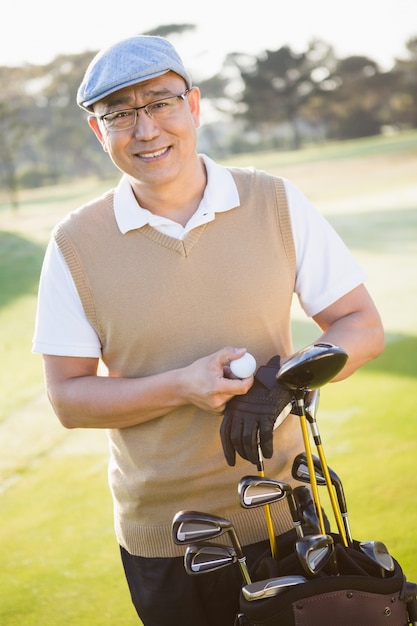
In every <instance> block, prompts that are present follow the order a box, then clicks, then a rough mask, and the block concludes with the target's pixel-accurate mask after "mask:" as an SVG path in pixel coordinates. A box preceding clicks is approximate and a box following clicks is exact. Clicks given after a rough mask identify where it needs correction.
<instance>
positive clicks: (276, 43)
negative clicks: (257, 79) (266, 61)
mask: <svg viewBox="0 0 417 626" xmlns="http://www.w3.org/2000/svg"><path fill="white" fill-rule="evenodd" d="M2 13H3V17H2V20H1V23H0V66H3V65H17V66H19V65H24V64H26V63H32V64H44V63H48V62H49V61H51V60H52V59H53V58H55V57H56V56H57V55H59V54H75V53H79V52H85V51H92V52H94V51H96V50H98V49H100V48H102V47H105V46H108V45H110V44H112V43H114V42H115V41H117V40H119V39H122V38H124V37H130V36H132V35H136V34H139V33H143V32H144V31H147V30H150V29H152V28H155V27H157V26H160V25H161V24H172V23H175V24H185V23H186V24H195V25H196V26H197V28H196V30H195V31H194V33H193V34H187V35H183V36H181V37H171V41H172V42H173V43H174V45H175V46H176V47H177V49H178V51H179V52H180V54H181V56H182V57H183V59H184V62H185V64H186V65H187V67H188V69H189V71H190V73H191V75H192V76H195V75H196V74H197V75H198V76H199V77H200V78H206V77H208V76H210V75H212V74H213V73H214V72H215V71H216V70H217V69H220V67H221V63H222V61H223V60H224V58H225V56H226V55H227V54H228V53H229V52H243V53H248V54H258V53H260V52H262V51H263V50H265V49H270V50H277V49H279V48H280V47H281V46H283V45H289V46H290V48H291V49H292V50H294V51H295V52H298V51H304V50H305V49H306V48H307V45H308V42H309V41H311V39H313V38H320V39H322V40H324V41H325V42H326V43H329V44H331V45H332V46H333V47H334V49H335V52H336V55H337V56H338V57H339V58H342V57H345V56H349V55H352V54H353V55H355V54H358V55H364V56H368V57H370V58H371V59H373V60H374V61H376V62H377V63H379V64H380V66H381V69H385V70H389V69H390V68H391V67H392V64H393V61H394V59H395V58H396V57H397V58H398V57H402V58H404V57H405V56H406V48H405V42H406V41H407V40H408V39H409V38H411V37H417V0H349V2H346V3H341V2H337V0H285V2H284V1H283V0H247V2H245V1H244V0H239V1H237V0H207V1H206V2H205V3H202V2H197V1H196V0H153V1H152V0H151V1H149V0H148V1H147V2H143V0H142V1H140V0H118V1H115V0H99V1H98V2H91V1H90V2H89V1H88V0H70V2H59V1H57V0H20V1H19V2H17V1H16V0H15V1H13V0H12V2H7V8H5V9H4V11H3V12H2ZM5 17H7V19H4V18H5Z"/></svg>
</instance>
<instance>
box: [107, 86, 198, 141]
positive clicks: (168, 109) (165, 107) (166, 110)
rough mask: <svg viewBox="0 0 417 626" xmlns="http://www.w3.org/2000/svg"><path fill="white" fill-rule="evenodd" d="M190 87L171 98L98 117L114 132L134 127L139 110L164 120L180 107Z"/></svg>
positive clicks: (153, 117) (156, 118)
mask: <svg viewBox="0 0 417 626" xmlns="http://www.w3.org/2000/svg"><path fill="white" fill-rule="evenodd" d="M189 91H190V89H186V90H185V91H184V92H183V93H180V94H179V95H178V96H171V97H169V98H162V99H161V100H154V101H153V102H149V104H145V105H143V106H141V107H135V108H133V109H123V110H122V111H114V112H113V113H106V114H105V115H101V116H100V117H99V118H98V119H99V120H100V121H101V122H103V124H104V127H105V128H106V129H107V130H111V131H112V132H117V131H118V130H127V129H128V128H133V126H135V124H136V120H137V119H138V114H139V111H145V113H146V115H148V116H149V117H150V118H151V119H153V120H157V121H162V120H166V119H168V118H169V117H170V116H171V115H172V114H173V113H175V110H176V109H177V108H178V105H179V104H180V102H183V101H184V100H185V97H186V95H187V94H188V92H189Z"/></svg>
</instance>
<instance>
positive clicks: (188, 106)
mask: <svg viewBox="0 0 417 626" xmlns="http://www.w3.org/2000/svg"><path fill="white" fill-rule="evenodd" d="M185 90H186V85H185V83H184V80H183V79H182V78H181V77H180V76H178V75H177V74H174V73H173V72H168V73H167V74H164V75H162V76H158V77H157V78H153V79H150V80H148V81H144V82H142V83H138V84H137V85H132V86H130V87H125V88H124V89H120V90H119V91H116V92H114V93H112V94H110V95H109V96H107V97H106V98H103V100H100V102H98V103H97V104H96V105H95V106H94V115H95V117H91V118H90V119H89V124H90V126H91V128H92V129H93V131H94V133H95V134H96V136H97V138H98V140H99V141H100V143H101V144H102V146H103V148H104V150H105V151H106V152H108V153H109V156H110V158H111V159H112V161H113V163H114V164H115V165H116V167H117V168H119V169H120V170H121V171H122V172H125V173H126V174H128V176H129V177H130V178H131V181H132V183H133V184H135V181H136V182H138V183H139V184H140V185H145V186H151V187H155V186H156V187H158V186H164V185H166V184H169V183H170V182H171V181H172V180H174V179H176V178H178V176H179V174H180V173H182V172H184V170H186V168H187V166H190V167H195V163H196V159H197V154H196V143H197V136H196V128H198V126H199V121H200V93H199V90H198V89H197V88H193V89H191V90H190V91H189V92H188V93H187V95H186V96H185V99H184V100H180V99H179V100H178V101H177V102H178V104H177V105H176V106H175V108H174V109H173V111H172V113H170V115H169V116H168V117H166V118H164V119H163V120H160V119H154V118H151V117H149V116H148V115H147V114H146V112H145V111H144V110H143V109H142V110H141V111H139V112H138V116H137V120H136V124H135V125H134V126H133V127H131V128H128V129H125V130H117V131H114V130H109V129H107V128H106V127H105V125H104V122H103V121H100V120H99V118H100V116H102V115H106V114H108V113H113V112H115V111H121V110H124V109H129V108H134V107H140V106H143V105H147V104H149V103H150V102H153V101H154V100H160V99H162V98H169V97H171V96H176V95H179V94H181V93H184V91H185Z"/></svg>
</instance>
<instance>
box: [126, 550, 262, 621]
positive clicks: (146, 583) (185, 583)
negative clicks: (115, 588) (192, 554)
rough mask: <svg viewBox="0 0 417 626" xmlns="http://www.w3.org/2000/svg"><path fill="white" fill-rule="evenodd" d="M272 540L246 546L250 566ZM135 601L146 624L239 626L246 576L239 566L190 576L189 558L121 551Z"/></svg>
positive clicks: (137, 609) (137, 610) (133, 600)
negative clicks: (160, 556)
mask: <svg viewBox="0 0 417 626" xmlns="http://www.w3.org/2000/svg"><path fill="white" fill-rule="evenodd" d="M267 548H268V542H267V541H263V542H260V543H258V544H253V545H251V546H245V547H244V553H245V556H246V558H247V563H248V566H249V568H250V566H251V564H252V563H253V562H254V561H255V560H256V558H257V557H258V556H259V554H260V553H262V552H264V551H265V550H266V549H267ZM120 551H121V556H122V562H123V567H124V570H125V574H126V579H127V582H128V585H129V589H130V594H131V597H132V602H133V604H134V607H135V609H136V612H137V614H138V615H139V617H140V619H141V620H142V622H143V623H144V625H145V626H233V623H234V620H235V617H236V614H237V613H238V609H239V606H238V605H239V590H240V588H241V587H242V584H243V581H242V575H241V572H240V568H239V566H238V565H237V564H234V565H231V566H230V567H224V568H222V569H220V570H218V571H216V572H208V573H205V574H200V575H196V576H190V575H189V574H187V573H186V572H185V570H184V559H183V558H182V557H175V558H153V559H149V558H144V557H140V556H132V555H131V554H129V553H128V552H127V551H126V550H125V549H124V548H120Z"/></svg>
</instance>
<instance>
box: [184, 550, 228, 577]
mask: <svg viewBox="0 0 417 626" xmlns="http://www.w3.org/2000/svg"><path fill="white" fill-rule="evenodd" d="M237 562H238V560H237V554H236V550H235V549H234V548H232V547H229V546H225V545H223V544H219V543H201V544H193V545H190V546H187V549H186V551H185V555H184V567H185V571H186V572H187V574H191V575H194V574H205V573H206V572H213V571H215V570H218V569H221V568H222V567H227V566H229V565H233V564H234V563H237Z"/></svg>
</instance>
